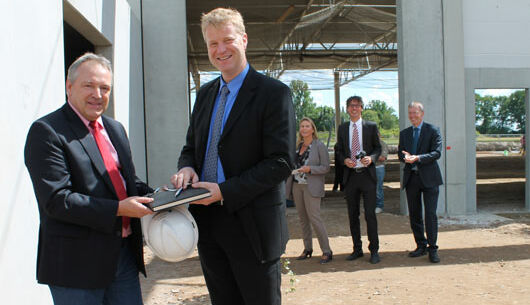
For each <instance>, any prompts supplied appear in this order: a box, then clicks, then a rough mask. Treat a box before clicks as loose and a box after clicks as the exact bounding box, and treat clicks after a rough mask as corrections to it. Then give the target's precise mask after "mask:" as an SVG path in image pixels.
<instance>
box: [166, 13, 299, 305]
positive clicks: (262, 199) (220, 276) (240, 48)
mask: <svg viewBox="0 0 530 305" xmlns="http://www.w3.org/2000/svg"><path fill="white" fill-rule="evenodd" d="M201 22H202V31H203V36H204V40H205V42H206V45H207V47H208V56H209V58H210V62H211V63H212V64H213V65H214V66H215V67H216V68H217V69H219V71H221V77H219V78H217V79H215V80H213V81H211V82H209V83H207V84H205V85H204V86H203V87H201V89H200V90H199V92H198V93H197V99H196V102H195V106H194V108H193V113H192V116H191V121H190V126H189V129H188V133H187V136H186V144H185V146H184V147H183V149H182V153H181V156H180V158H179V162H178V168H179V171H178V172H177V174H175V175H174V176H173V177H172V178H171V181H172V183H173V184H174V185H175V186H176V187H182V186H184V187H185V186H186V184H187V183H188V182H192V183H193V184H192V187H204V188H207V189H209V190H210V192H211V193H212V196H211V197H210V198H208V199H203V200H200V201H197V202H195V204H192V205H190V211H191V213H192V214H193V216H194V218H195V220H196V222H197V225H198V227H199V242H198V249H199V257H200V260H201V266H202V270H203V273H204V277H205V279H206V285H207V286H208V290H209V292H210V298H211V301H212V304H214V305H218V304H226V305H237V304H267V305H268V304H280V303H281V292H280V281H281V273H280V261H279V258H280V255H281V254H282V253H283V252H284V251H285V246H286V244H287V240H288V234H287V222H286V219H285V185H284V180H285V179H286V178H287V177H288V176H289V175H290V174H291V170H292V169H293V163H294V162H293V161H294V152H295V121H294V110H293V106H292V101H291V93H290V90H289V88H288V87H287V86H285V85H284V84H283V83H281V82H279V81H277V80H274V79H272V78H269V77H266V76H264V75H262V74H259V73H258V72H256V71H255V70H254V69H253V68H252V67H250V66H249V64H248V63H247V60H246V55H245V49H246V46H247V34H246V33H245V27H244V24H243V18H242V17H241V15H240V14H239V12H237V11H236V10H232V9H223V8H218V9H215V10H213V11H211V12H209V13H208V14H205V15H203V17H202V21H201ZM199 181H200V182H199Z"/></svg>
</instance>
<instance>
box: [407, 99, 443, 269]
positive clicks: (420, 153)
mask: <svg viewBox="0 0 530 305" xmlns="http://www.w3.org/2000/svg"><path fill="white" fill-rule="evenodd" d="M408 114H409V120H410V122H411V123H412V126H411V127H408V128H405V129H403V130H402V131H401V132H400V133H399V146H398V157H399V160H400V161H401V162H404V163H405V168H404V169H403V188H405V189H406V192H407V202H408V208H409V216H410V227H411V229H412V233H413V234H414V240H415V241H416V250H414V251H412V252H410V253H409V256H410V257H418V256H422V255H425V254H426V253H427V250H428V252H429V260H430V261H431V262H433V263H438V262H440V257H439V256H438V246H437V245H436V239H437V236H438V217H437V215H436V208H437V206H438V186H439V185H441V184H442V183H443V181H442V174H441V173H440V168H439V167H438V162H437V161H436V160H438V159H439V158H440V154H441V151H442V136H441V135H440V131H439V130H438V128H437V127H435V126H433V125H431V124H429V123H427V122H424V121H423V116H424V110H423V105H422V104H421V103H419V102H412V103H410V104H409V106H408ZM422 195H423V204H424V206H425V231H426V232H427V238H425V234H424V226H423V218H422V214H423V213H422V204H421V197H422ZM427 245H428V248H427Z"/></svg>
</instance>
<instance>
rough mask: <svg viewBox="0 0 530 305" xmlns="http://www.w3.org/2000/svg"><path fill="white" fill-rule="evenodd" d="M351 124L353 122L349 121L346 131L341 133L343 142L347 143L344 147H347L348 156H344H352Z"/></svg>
mask: <svg viewBox="0 0 530 305" xmlns="http://www.w3.org/2000/svg"><path fill="white" fill-rule="evenodd" d="M350 124H351V123H350V122H349V121H348V123H347V124H346V128H344V132H343V133H342V135H341V137H342V140H343V142H342V143H345V144H346V145H344V147H345V148H346V156H344V157H345V158H350V157H351V147H350Z"/></svg>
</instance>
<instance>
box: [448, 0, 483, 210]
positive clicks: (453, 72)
mask: <svg viewBox="0 0 530 305" xmlns="http://www.w3.org/2000/svg"><path fill="white" fill-rule="evenodd" d="M443 52H444V70H443V72H444V84H445V86H444V89H445V113H446V114H447V115H446V116H445V134H443V136H444V138H445V143H446V151H445V173H444V177H445V181H444V182H445V190H446V193H445V198H446V210H445V213H446V214H448V215H462V214H468V213H475V212H476V209H475V208H474V206H473V207H471V206H469V205H468V203H469V202H468V201H467V198H466V197H467V194H468V191H469V188H473V189H475V186H474V185H470V184H468V182H467V181H469V179H468V175H469V174H470V169H469V167H468V160H467V158H466V157H465V156H466V151H467V147H466V142H467V141H468V140H469V139H468V136H467V134H466V133H465V132H463V131H464V130H466V121H468V120H472V121H474V120H473V119H472V118H473V117H470V116H469V113H468V112H467V111H466V107H465V70H464V32H463V15H462V0H443ZM473 113H474V112H473ZM473 152H474V150H473Z"/></svg>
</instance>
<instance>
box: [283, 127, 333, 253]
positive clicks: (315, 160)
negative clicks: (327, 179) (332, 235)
mask: <svg viewBox="0 0 530 305" xmlns="http://www.w3.org/2000/svg"><path fill="white" fill-rule="evenodd" d="M296 147H297V150H296V169H295V170H294V171H293V174H292V175H291V176H290V177H289V178H288V179H287V183H286V193H287V199H291V200H294V203H295V205H296V210H297V211H298V216H299V217H300V223H301V224H302V232H303V239H304V251H303V252H302V254H301V255H300V256H299V257H298V258H297V259H298V260H303V259H307V258H310V257H311V256H312V255H313V243H312V240H313V239H312V236H311V226H313V229H314V230H315V233H316V235H317V238H318V243H319V244H320V249H321V250H322V257H321V259H320V263H321V264H325V263H328V262H329V261H331V260H332V259H333V252H332V251H331V249H330V247H329V239H328V233H327V232H326V227H325V226H324V223H323V221H322V219H321V218H320V201H321V198H322V197H324V176H325V174H326V173H327V172H329V154H328V149H327V147H326V145H324V143H322V142H320V141H319V140H318V137H317V132H316V126H315V123H314V122H313V121H312V120H311V119H310V118H303V119H302V120H301V121H300V130H299V133H298V141H297V145H296Z"/></svg>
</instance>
